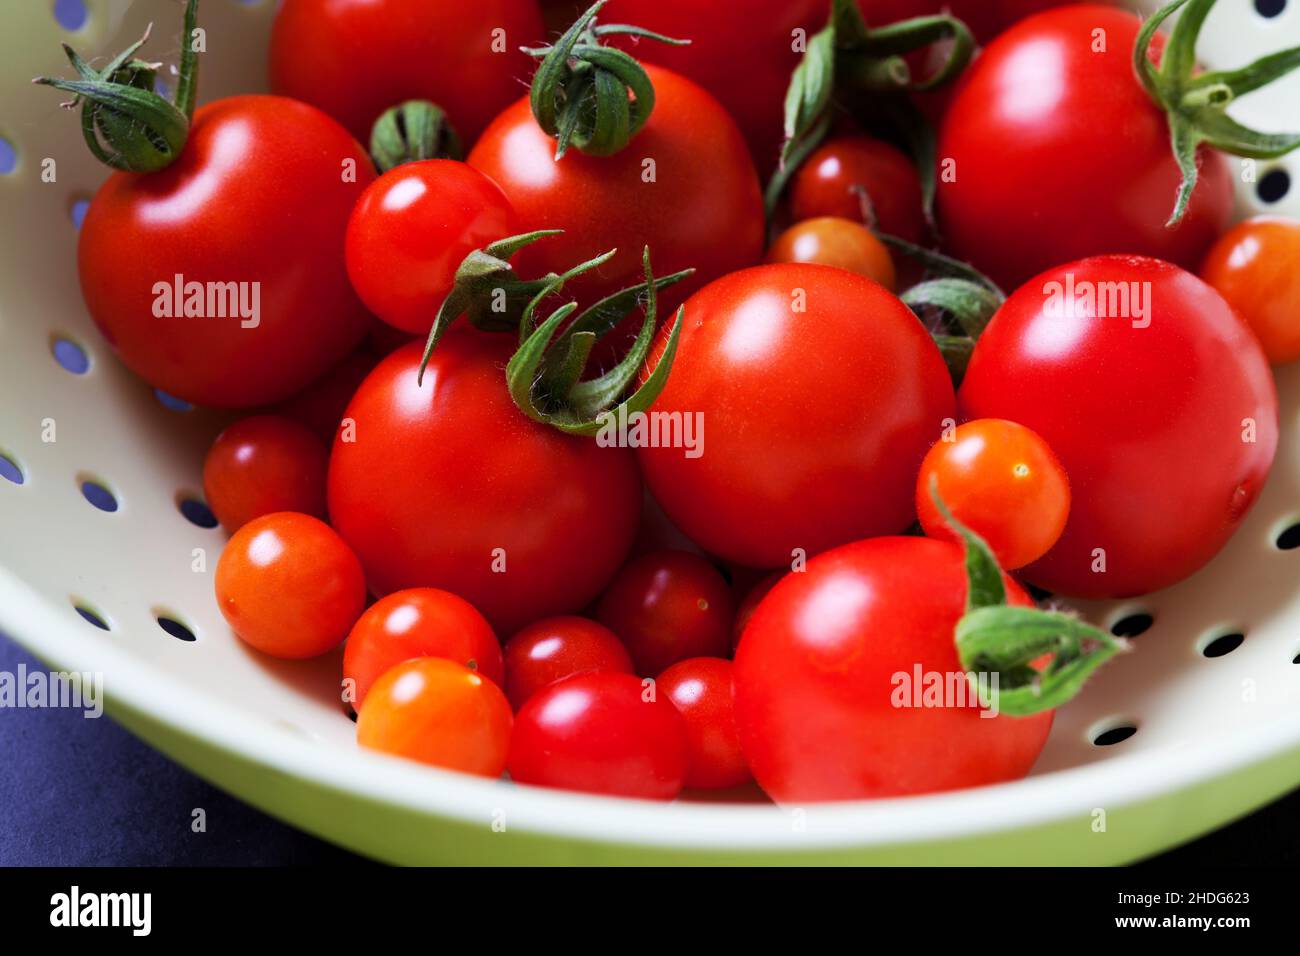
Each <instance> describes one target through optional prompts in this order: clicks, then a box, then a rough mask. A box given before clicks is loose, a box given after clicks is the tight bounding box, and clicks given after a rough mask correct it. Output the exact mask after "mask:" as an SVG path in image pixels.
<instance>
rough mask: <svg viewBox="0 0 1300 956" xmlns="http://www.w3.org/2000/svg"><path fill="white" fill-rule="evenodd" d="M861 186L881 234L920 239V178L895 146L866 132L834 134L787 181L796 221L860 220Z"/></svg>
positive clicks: (922, 214)
mask: <svg viewBox="0 0 1300 956" xmlns="http://www.w3.org/2000/svg"><path fill="white" fill-rule="evenodd" d="M856 187H861V188H862V189H865V190H866V192H867V195H868V196H869V197H870V199H871V208H872V211H873V212H874V213H875V216H876V224H877V227H878V228H879V230H880V231H881V232H884V233H888V234H889V235H892V236H898V237H899V238H901V239H906V240H907V241H908V242H920V241H921V240H922V239H923V238H924V237H925V211H924V209H923V208H922V205H921V177H920V175H919V174H918V173H917V171H916V164H915V163H914V162H912V160H911V159H910V158H909V157H908V155H907V154H906V153H904V152H903V151H902V150H901V149H899V148H898V147H897V146H892V145H890V144H889V143H886V142H882V141H881V140H878V139H872V138H871V137H869V136H859V135H849V136H836V137H834V138H832V139H829V140H827V141H826V142H825V143H823V144H822V145H821V146H819V147H817V149H816V150H814V151H813V153H812V155H810V156H809V157H808V159H806V160H805V161H804V163H803V165H802V166H800V167H799V171H798V172H796V173H795V175H794V178H793V180H792V181H791V184H790V212H791V215H792V216H793V217H794V219H795V220H796V221H799V220H804V219H815V218H818V217H821V216H835V217H837V218H840V219H850V220H852V221H854V222H862V221H863V205H862V198H861V195H860V194H859V193H858V192H857V191H855V190H856Z"/></svg>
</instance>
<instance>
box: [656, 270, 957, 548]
mask: <svg viewBox="0 0 1300 956" xmlns="http://www.w3.org/2000/svg"><path fill="white" fill-rule="evenodd" d="M659 344H660V347H662V344H663V337H662V335H661V338H660V343H659ZM953 411H954V400H953V393H952V383H951V379H950V378H949V377H948V371H947V369H946V368H945V367H944V363H943V359H942V358H941V357H940V355H939V350H938V349H937V348H936V347H935V345H934V342H933V341H932V340H931V338H930V337H929V335H927V334H926V331H925V329H924V328H923V327H922V325H921V323H920V322H918V321H917V319H916V316H915V315H913V314H912V312H911V311H909V310H908V308H907V307H906V306H904V305H903V304H902V303H901V302H900V301H899V300H898V299H897V298H895V297H894V296H893V295H892V294H890V293H889V292H888V291H887V290H886V289H885V288H884V287H883V286H881V285H878V284H877V283H875V282H872V281H871V280H870V279H866V278H863V277H861V276H858V275H854V274H853V273H850V272H846V271H844V270H842V269H836V268H833V267H830V266H820V265H807V264H787V265H768V266H760V267H757V268H754V269H746V270H744V271H742V272H737V273H734V274H732V275H729V276H727V277H726V278H723V279H719V280H718V281H717V282H714V283H712V284H711V285H709V286H708V287H707V288H705V289H703V290H701V291H700V292H699V293H697V294H696V295H694V296H693V297H692V298H691V299H690V301H689V302H687V304H686V320H685V323H684V325H683V328H682V332H681V338H680V341H679V343H678V348H677V355H676V361H675V362H674V363H673V368H672V372H671V374H670V375H669V377H668V384H667V386H666V387H665V388H664V390H663V392H662V393H661V394H660V396H659V398H658V400H657V401H656V402H655V404H654V406H653V408H652V413H668V414H675V415H679V416H686V418H683V419H682V421H683V422H685V421H686V419H687V418H689V419H690V421H692V422H695V421H697V420H698V421H699V422H700V424H701V427H702V432H700V433H699V434H698V435H697V436H696V437H698V438H702V440H703V441H702V444H698V445H697V446H696V448H695V449H691V448H683V447H657V448H648V447H647V448H640V449H638V454H639V457H640V461H641V466H642V469H643V471H644V474H645V477H646V481H647V483H648V484H649V486H650V489H651V491H652V492H653V493H654V496H655V498H656V499H657V500H658V501H659V503H660V504H661V505H662V506H663V509H664V511H665V512H666V513H667V514H668V516H669V517H670V518H671V519H672V521H673V522H674V523H675V524H676V525H677V526H678V527H680V528H681V529H682V531H684V532H685V533H686V534H687V535H689V536H690V537H691V539H692V540H694V541H696V542H698V543H699V544H700V545H701V546H702V547H703V548H705V550H707V551H709V552H711V553H713V554H717V555H720V556H721V557H724V558H727V559H728V560H731V561H735V562H737V563H738V564H743V565H748V566H751V567H762V568H773V567H777V566H780V565H783V564H789V563H790V561H791V558H792V550H793V549H795V548H802V549H804V550H805V551H806V552H807V553H809V554H812V553H815V552H817V551H822V550H824V549H826V548H829V547H833V546H834V545H837V544H843V543H845V542H846V541H852V540H855V539H857V538H862V537H869V536H871V535H878V534H890V533H895V532H899V531H902V530H903V529H904V528H906V527H907V526H908V525H909V524H911V522H912V521H913V520H914V519H915V517H916V511H915V507H914V502H913V488H914V484H915V482H916V475H917V472H918V470H919V469H920V466H921V459H922V458H923V457H924V455H925V453H926V450H927V449H928V448H929V447H930V444H931V443H932V442H933V441H934V440H935V439H937V438H938V437H939V434H940V432H941V431H942V429H943V427H944V419H945V418H948V417H949V416H951V415H952V414H953ZM683 435H685V432H684V431H683Z"/></svg>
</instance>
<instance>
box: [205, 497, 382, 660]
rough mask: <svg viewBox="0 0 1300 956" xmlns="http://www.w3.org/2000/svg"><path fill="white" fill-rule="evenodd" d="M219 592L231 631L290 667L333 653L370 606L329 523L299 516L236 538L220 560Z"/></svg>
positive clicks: (351, 557)
mask: <svg viewBox="0 0 1300 956" xmlns="http://www.w3.org/2000/svg"><path fill="white" fill-rule="evenodd" d="M216 592H217V606H218V607H219V608H220V609H221V613H222V616H224V617H225V619H226V623H228V624H229V625H230V627H231V630H233V631H234V632H235V633H236V634H237V635H238V636H239V637H240V638H241V639H243V641H244V642H245V643H247V644H250V645H252V646H253V647H255V648H257V649H258V650H259V651H262V652H263V653H265V654H269V655H271V656H272V657H280V658H284V659H287V660H298V659H302V658H307V657H316V656H318V655H320V654H324V653H325V652H326V651H330V650H333V649H334V648H335V647H337V646H338V645H339V644H340V643H342V641H343V639H344V638H345V637H347V635H348V631H349V630H350V629H351V627H352V625H353V623H354V622H355V621H356V619H357V618H358V617H359V616H360V615H361V610H362V608H364V607H365V603H366V582H365V577H364V575H363V573H362V571H361V564H360V562H358V561H357V556H356V555H355V554H353V553H352V550H351V549H350V548H349V547H348V546H347V545H346V544H345V543H344V542H343V539H341V538H340V537H339V536H338V535H337V534H335V533H334V530H333V529H332V528H330V526H329V525H327V524H326V523H325V522H323V521H321V520H320V519H318V518H313V517H311V516H310V515H304V514H298V513H297V512H293V511H280V512H276V513H275V514H269V515H263V516H262V517H260V518H255V519H253V520H252V521H250V522H249V523H248V524H246V525H244V526H243V527H242V528H240V529H239V530H238V531H236V532H235V534H234V535H233V536H232V537H231V539H230V540H229V541H228V542H226V547H225V549H224V550H223V551H222V552H221V557H220V559H218V561H217V574H216Z"/></svg>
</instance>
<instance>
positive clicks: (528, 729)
mask: <svg viewBox="0 0 1300 956" xmlns="http://www.w3.org/2000/svg"><path fill="white" fill-rule="evenodd" d="M687 754H688V751H687V742H686V724H685V722H684V721H683V720H682V717H681V715H680V714H679V713H678V712H677V708H676V707H674V706H673V704H672V702H671V701H669V700H668V699H667V698H666V697H663V696H661V695H659V694H657V693H656V691H655V688H654V686H653V684H652V683H651V684H650V686H646V684H645V683H643V682H642V681H641V679H640V678H637V677H633V676H632V675H631V674H613V673H608V672H606V673H594V674H579V675H577V676H576V677H570V678H567V679H566V680H562V681H559V682H558V683H555V684H551V685H550V686H548V687H545V688H543V689H542V690H540V691H538V692H537V693H536V694H534V695H533V697H532V698H531V699H530V700H529V701H528V703H526V704H524V706H523V709H522V710H520V711H519V713H518V714H517V715H516V717H515V730H514V735H513V737H512V738H511V741H510V761H509V764H508V767H509V770H510V776H511V778H512V779H513V780H515V781H516V782H517V783H526V784H533V785H535V786H540V787H558V788H560V789H563V790H582V791H585V792H587V793H601V794H606V795H608V796H614V797H640V798H642V799H644V800H671V799H672V798H673V797H675V796H677V794H678V793H679V792H681V789H682V783H683V781H685V779H686V772H687V760H688V756H687Z"/></svg>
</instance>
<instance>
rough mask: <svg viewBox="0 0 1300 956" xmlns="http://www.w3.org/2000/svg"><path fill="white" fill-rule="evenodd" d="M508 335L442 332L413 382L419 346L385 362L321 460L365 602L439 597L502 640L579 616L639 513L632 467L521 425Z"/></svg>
mask: <svg viewBox="0 0 1300 956" xmlns="http://www.w3.org/2000/svg"><path fill="white" fill-rule="evenodd" d="M516 344H517V342H516V340H515V338H514V337H513V336H510V335H496V334H490V333H483V332H478V331H476V330H473V329H468V328H465V329H461V328H453V329H452V330H451V331H450V332H448V333H447V335H445V336H444V337H443V339H442V341H441V342H440V343H439V345H438V347H437V348H436V349H435V350H434V352H433V355H432V358H431V360H430V362H429V366H428V369H427V370H426V371H425V374H424V384H423V386H420V385H418V384H417V383H416V371H417V369H418V368H419V365H420V353H421V345H420V344H419V343H412V344H411V345H407V346H403V347H402V348H400V349H398V350H397V351H396V352H394V353H393V354H392V355H390V356H389V357H388V358H386V359H384V360H383V361H382V362H381V363H380V364H379V365H378V366H377V367H376V368H375V370H374V372H372V373H371V374H370V377H369V378H367V379H366V380H365V381H364V382H363V383H362V384H361V388H360V389H358V390H357V394H356V397H355V398H353V400H352V404H351V405H349V406H348V410H347V417H348V418H350V419H351V420H352V425H353V429H352V433H351V434H349V430H348V429H340V431H339V435H338V437H337V438H336V439H335V442H334V452H333V455H332V457H331V459H330V468H329V479H328V500H329V512H330V518H331V520H332V521H333V522H334V526H335V527H336V528H337V529H338V531H339V534H341V535H342V536H343V538H344V539H345V540H346V541H347V542H348V543H349V544H351V545H352V547H353V548H355V549H356V551H357V555H358V556H359V557H360V558H361V562H362V564H364V565H365V568H366V576H367V579H368V581H369V583H370V586H371V588H372V590H374V592H375V593H376V594H381V595H382V594H388V593H390V592H392V591H396V590H400V589H402V588H410V587H437V588H442V589H443V590H446V591H451V592H452V593H453V594H458V595H460V596H461V597H463V598H465V599H466V600H467V601H469V602H470V603H471V604H473V605H474V606H475V607H476V608H478V609H479V611H481V612H482V613H483V615H484V616H485V617H486V618H487V619H488V620H489V621H490V622H491V623H492V626H493V627H494V628H495V629H496V631H497V633H498V634H510V633H513V632H514V631H516V630H518V629H519V628H520V627H522V626H523V625H525V624H527V623H529V622H531V621H536V620H538V619H540V618H543V617H550V616H553V615H556V614H568V613H572V612H575V611H578V610H581V609H582V608H583V607H585V606H586V605H587V604H588V603H589V602H590V601H591V600H592V599H593V598H594V597H595V596H596V595H597V594H599V593H600V591H601V590H602V589H603V588H604V587H605V585H606V584H607V583H608V582H609V580H610V579H611V578H612V577H613V576H614V573H615V572H616V571H617V570H618V568H619V566H620V565H621V564H622V562H623V559H624V557H625V556H626V555H627V553H628V549H629V548H630V547H631V544H632V539H633V537H634V535H635V534H636V527H637V521H638V518H639V516H640V513H641V483H640V480H639V478H638V476H637V468H636V462H635V460H634V459H633V456H632V453H631V452H630V451H629V450H628V449H625V448H601V447H600V446H598V445H597V444H596V442H595V441H594V440H592V439H590V438H582V437H576V436H572V435H565V434H562V433H561V432H559V431H557V430H556V429H554V428H551V427H550V426H548V425H542V424H539V423H537V422H534V421H533V420H531V419H529V418H527V417H525V416H524V414H523V413H522V412H521V411H519V409H518V408H516V407H515V404H514V403H513V402H512V401H511V399H510V395H509V392H508V391H507V388H506V381H505V374H504V372H503V371H502V369H503V368H504V366H505V364H506V361H507V360H508V359H509V357H510V354H511V350H512V348H513V347H514V346H515V345H516Z"/></svg>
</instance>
